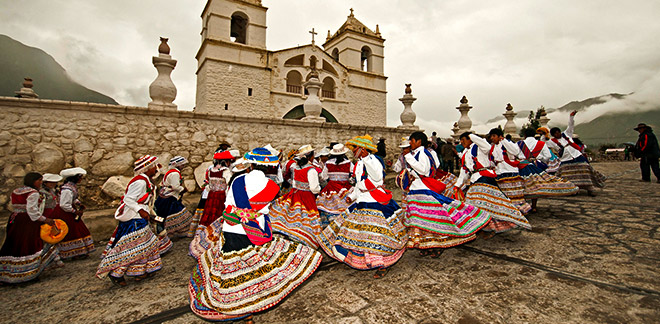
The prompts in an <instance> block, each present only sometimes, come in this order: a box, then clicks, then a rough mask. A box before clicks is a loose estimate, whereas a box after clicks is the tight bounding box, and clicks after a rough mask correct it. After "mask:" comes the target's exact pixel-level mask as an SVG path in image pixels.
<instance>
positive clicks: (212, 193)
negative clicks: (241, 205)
mask: <svg viewBox="0 0 660 324" xmlns="http://www.w3.org/2000/svg"><path fill="white" fill-rule="evenodd" d="M233 159H234V155H233V154H232V153H231V151H221V152H216V153H214V154H213V166H212V167H211V168H209V169H208V170H206V174H205V183H206V187H205V190H207V192H208V195H207V197H206V202H205V204H204V212H203V213H202V215H201V217H200V218H199V221H197V220H193V223H194V224H195V225H196V229H195V232H198V231H200V230H203V229H204V228H205V227H206V226H209V225H211V223H213V222H214V221H215V220H216V219H219V218H222V211H223V210H224V209H225V197H226V194H227V184H228V183H229V180H230V178H231V169H230V168H229V167H230V165H231V162H232V160H233Z"/></svg>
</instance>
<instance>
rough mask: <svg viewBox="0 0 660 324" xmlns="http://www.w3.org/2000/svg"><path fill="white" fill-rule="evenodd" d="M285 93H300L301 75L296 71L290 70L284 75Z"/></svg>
mask: <svg viewBox="0 0 660 324" xmlns="http://www.w3.org/2000/svg"><path fill="white" fill-rule="evenodd" d="M286 92H289V93H297V94H300V93H302V74H300V72H298V71H296V70H291V71H289V73H287V74H286Z"/></svg>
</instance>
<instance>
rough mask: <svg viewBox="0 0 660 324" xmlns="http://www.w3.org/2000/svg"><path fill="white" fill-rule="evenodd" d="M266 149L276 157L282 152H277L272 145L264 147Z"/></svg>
mask: <svg viewBox="0 0 660 324" xmlns="http://www.w3.org/2000/svg"><path fill="white" fill-rule="evenodd" d="M264 148H265V149H267V150H269V151H270V153H272V154H275V155H279V154H280V151H278V150H276V149H275V148H274V147H273V146H272V145H270V144H267V145H266V146H264Z"/></svg>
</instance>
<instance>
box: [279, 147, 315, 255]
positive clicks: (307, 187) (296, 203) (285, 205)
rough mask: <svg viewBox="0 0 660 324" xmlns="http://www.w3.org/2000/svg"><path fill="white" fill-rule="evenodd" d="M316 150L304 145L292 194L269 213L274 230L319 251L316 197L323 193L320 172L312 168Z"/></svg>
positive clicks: (299, 153) (282, 198)
mask: <svg viewBox="0 0 660 324" xmlns="http://www.w3.org/2000/svg"><path fill="white" fill-rule="evenodd" d="M312 161H314V149H313V148H312V146H311V145H303V146H302V147H300V148H299V149H298V162H297V163H296V166H295V168H294V171H293V177H292V178H293V185H292V189H291V191H289V192H288V193H286V194H285V195H283V196H281V197H280V198H278V199H277V200H276V201H275V202H274V203H273V205H272V207H271V209H270V214H271V217H272V219H273V230H274V231H275V232H276V233H280V234H283V235H286V236H288V237H289V238H290V239H291V240H293V241H296V242H302V243H304V244H306V245H307V246H309V247H312V248H313V249H317V248H318V247H319V245H318V242H317V237H318V235H319V234H321V219H320V217H319V210H318V208H317V206H316V197H314V195H316V194H318V193H319V192H320V191H321V187H320V185H319V172H318V171H317V169H316V168H315V167H314V166H313V165H312Z"/></svg>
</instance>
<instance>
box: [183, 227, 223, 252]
mask: <svg viewBox="0 0 660 324" xmlns="http://www.w3.org/2000/svg"><path fill="white" fill-rule="evenodd" d="M220 236H222V218H218V219H216V220H215V222H213V223H211V225H209V226H206V227H204V228H200V229H199V230H198V231H197V232H195V236H194V237H193V239H192V241H190V245H189V246H188V255H190V256H191V257H193V258H195V260H199V257H201V256H202V254H204V252H206V250H208V249H209V248H211V246H212V245H213V244H215V243H216V242H218V241H219V240H220Z"/></svg>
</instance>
